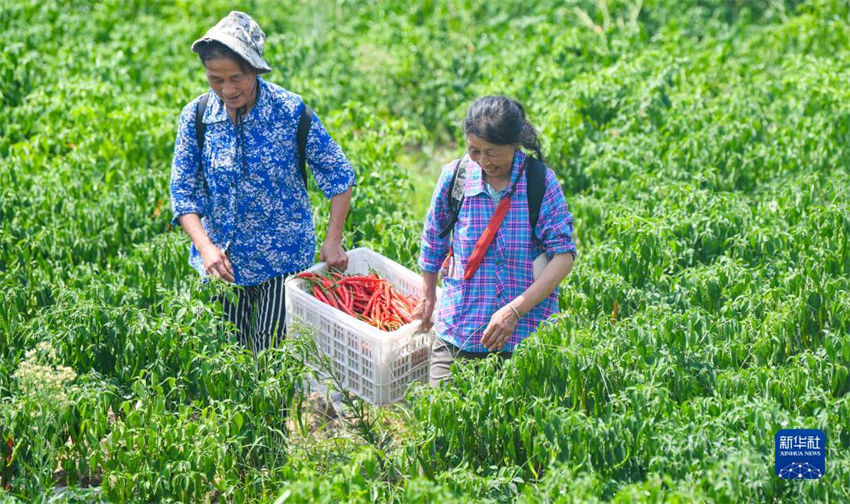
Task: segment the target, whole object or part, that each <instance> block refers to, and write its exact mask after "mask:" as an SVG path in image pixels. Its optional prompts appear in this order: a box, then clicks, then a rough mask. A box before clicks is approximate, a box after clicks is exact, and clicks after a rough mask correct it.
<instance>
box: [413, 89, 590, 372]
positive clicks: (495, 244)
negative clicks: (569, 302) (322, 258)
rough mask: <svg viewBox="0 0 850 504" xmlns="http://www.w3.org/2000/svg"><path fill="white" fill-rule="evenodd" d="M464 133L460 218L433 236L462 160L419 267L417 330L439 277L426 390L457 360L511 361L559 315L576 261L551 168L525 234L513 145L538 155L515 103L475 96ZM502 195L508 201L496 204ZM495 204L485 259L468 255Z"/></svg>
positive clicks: (443, 195) (436, 210)
mask: <svg viewBox="0 0 850 504" xmlns="http://www.w3.org/2000/svg"><path fill="white" fill-rule="evenodd" d="M463 129H464V133H465V134H466V141H467V151H468V156H469V160H468V161H466V162H465V163H464V164H465V166H466V179H465V182H464V185H463V189H462V193H463V201H462V205H461V207H460V211H459V212H458V215H457V221H456V222H455V223H454V226H453V228H452V232H451V233H450V234H447V235H444V236H443V237H441V236H440V235H441V231H443V229H444V228H445V227H446V226H447V225H449V224H450V223H451V220H452V217H453V215H452V211H451V210H450V208H449V201H450V199H451V198H450V192H451V189H452V179H453V174H454V172H455V170H456V169H457V167H458V165H460V163H461V160H456V161H453V162H452V163H449V164H447V165H446V166H444V167H443V171H442V174H441V175H440V179H439V181H438V182H437V187H436V189H435V191H434V195H433V197H432V200H431V206H430V208H429V209H428V214H427V217H426V219H425V227H424V230H423V232H422V253H421V255H420V258H419V266H420V268H421V269H422V277H423V279H424V282H425V297H424V300H423V302H422V303H421V304H420V306H419V307H418V308H417V314H418V316H420V317H421V318H422V320H423V321H424V323H423V326H424V327H423V328H424V329H427V328H429V327H430V326H431V325H432V324H431V316H432V314H433V312H434V309H435V303H436V285H437V274H438V272H439V273H440V275H441V276H442V279H443V291H442V296H441V298H440V305H439V306H437V307H436V310H437V316H436V322H435V323H434V324H433V325H434V329H435V333H436V335H437V338H435V341H434V345H433V348H432V356H431V372H430V381H431V385H432V386H438V385H439V384H440V383H441V382H442V381H444V380H446V379H448V378H450V373H449V368H450V366H451V363H452V362H453V361H454V360H455V359H457V358H467V359H471V358H480V357H486V356H487V355H489V354H490V353H497V354H498V355H500V356H502V357H510V355H511V353H512V352H513V351H514V350H515V349H516V348H517V347H518V346H519V344H520V343H521V342H522V341H523V340H524V339H525V338H527V337H528V336H529V335H530V334H531V333H532V332H534V331H535V330H536V329H537V327H538V326H539V325H540V323H541V322H543V321H544V320H546V319H547V318H549V317H550V316H551V315H552V314H553V313H555V312H556V311H557V309H558V293H557V291H558V285H559V284H560V283H561V281H562V280H563V279H564V278H565V277H566V276H567V275H568V274H569V273H570V270H571V269H572V266H573V260H574V259H575V254H576V248H575V244H574V243H573V238H572V235H573V217H572V215H571V214H570V212H569V211H568V210H567V203H566V200H565V198H564V193H563V190H562V189H561V186H560V184H559V183H558V180H557V178H556V177H555V173H554V172H553V171H552V170H550V169H549V168H545V177H543V180H544V181H545V182H544V185H545V187H544V189H543V199H542V202H541V204H540V213H539V218H538V220H537V223H536V225H535V227H534V229H532V228H531V224H530V222H529V208H528V199H527V189H528V188H527V183H526V177H525V175H524V172H525V168H526V166H527V161H530V160H529V159H527V158H528V156H527V154H525V153H524V152H523V151H522V150H520V147H524V148H526V149H528V150H531V151H533V152H534V153H535V154H536V155H537V158H538V159H542V154H541V151H540V144H539V142H538V139H537V132H536V131H535V129H534V127H533V126H532V125H531V123H530V122H529V121H528V120H527V119H526V117H525V110H524V109H523V107H522V105H521V104H520V103H519V102H517V101H516V100H512V99H510V98H506V97H503V96H487V97H484V98H480V99H478V100H477V101H476V102H475V103H473V105H472V106H471V107H470V109H469V112H468V113H467V116H466V119H464V121H463ZM462 159H463V158H462ZM504 198H510V202H509V203H508V202H503V199H504ZM500 203H502V204H503V205H502V206H506V205H507V208H508V210H507V213H506V214H505V217H504V220H503V221H502V222H501V224H500V225H499V227H498V229H495V228H494V230H495V237H494V238H493V240H492V242H491V243H490V245H489V246H488V247H487V248H486V252H484V249H483V247H482V246H481V245H479V246H478V248H479V249H480V250H479V252H478V253H476V255H477V257H473V252H474V251H475V249H476V244H477V242H478V240H479V238H480V237H481V235H482V233H484V231H485V228H487V227H488V224H489V223H490V221H491V217H492V216H493V214H494V213H495V212H496V210H497V207H498V206H499V205H500ZM482 252H483V255H482V254H481V253H482ZM543 253H545V254H546V258H547V259H548V264H546V266H545V268H543V269H542V271H541V272H539V274H538V275H535V271H534V262H535V261H534V260H535V258H537V257H538V256H539V255H541V254H543ZM470 259H472V261H470ZM479 261H480V262H479ZM476 263H478V265H477V270H475V267H476V266H475V265H476ZM473 272H474V274H473Z"/></svg>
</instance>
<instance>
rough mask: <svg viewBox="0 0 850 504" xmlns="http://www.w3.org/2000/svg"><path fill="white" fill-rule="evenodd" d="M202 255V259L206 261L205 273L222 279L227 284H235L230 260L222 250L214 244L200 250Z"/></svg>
mask: <svg viewBox="0 0 850 504" xmlns="http://www.w3.org/2000/svg"><path fill="white" fill-rule="evenodd" d="M198 252H199V253H200V254H201V259H203V260H204V271H206V272H207V275H210V276H211V277H221V278H222V279H224V280H225V281H227V282H231V283H232V282H234V281H235V280H236V279H235V278H234V277H233V266H231V265H230V259H228V258H227V254H225V253H224V252H223V251H222V250H221V249H220V248H218V247H216V246H215V245H213V244H212V243H210V244H209V245H207V246H205V247H204V248H202V249H200V250H198Z"/></svg>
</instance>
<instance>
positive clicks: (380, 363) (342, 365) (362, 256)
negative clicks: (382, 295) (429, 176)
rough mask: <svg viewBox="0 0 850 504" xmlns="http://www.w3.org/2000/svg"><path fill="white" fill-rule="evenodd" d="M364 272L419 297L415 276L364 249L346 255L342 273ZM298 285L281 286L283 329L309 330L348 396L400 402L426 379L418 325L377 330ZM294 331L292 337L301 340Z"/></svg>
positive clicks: (424, 341) (423, 336)
mask: <svg viewBox="0 0 850 504" xmlns="http://www.w3.org/2000/svg"><path fill="white" fill-rule="evenodd" d="M323 270H325V263H318V264H316V265H314V266H313V267H311V268H310V269H308V270H307V271H312V272H316V271H323ZM370 270H374V271H375V272H377V273H378V275H380V276H381V277H383V278H385V279H387V280H388V281H389V282H390V283H391V284H392V285H393V286H394V287H395V288H396V289H397V290H398V291H399V292H401V293H402V294H405V295H414V296H417V297H421V296H422V295H423V286H422V277H421V276H420V275H418V274H416V273H414V272H412V271H410V270H409V269H407V268H405V267H404V266H402V265H400V264H398V263H396V262H395V261H392V260H391V259H387V258H386V257H384V256H382V255H380V254H378V253H376V252H373V251H372V250H369V249H367V248H358V249H354V250H350V251H348V269H346V270H345V273H346V274H362V275H366V274H368V273H369V272H370ZM303 285H304V281H303V280H300V279H298V278H295V277H294V276H293V277H290V278H289V279H287V281H286V314H287V319H288V322H287V324H289V322H297V323H298V324H300V325H302V326H305V327H306V328H309V329H310V331H309V332H310V333H312V335H313V336H314V337H315V339H316V344H317V346H318V347H319V349H320V350H321V351H323V352H324V353H325V354H326V355H327V356H328V357H330V359H331V361H332V363H333V368H334V372H335V373H336V375H337V378H338V379H339V380H340V382H341V383H342V384H343V385H344V386H345V387H346V388H347V389H348V390H349V391H350V392H352V393H354V394H355V395H357V396H358V397H361V398H363V399H364V400H365V401H367V402H369V403H371V404H376V405H381V404H389V403H391V402H395V401H398V400H400V399H402V398H403V397H404V393H405V391H406V390H407V386H408V385H409V384H410V383H411V382H414V381H425V380H426V379H427V377H428V366H429V363H430V358H431V341H432V338H433V333H417V329H418V328H419V325H420V323H419V321H415V322H413V323H411V324H407V325H404V326H402V327H400V328H399V329H397V330H395V331H392V332H387V331H382V330H380V329H378V328H376V327H373V326H371V325H369V324H367V323H365V322H363V321H360V320H357V319H356V318H354V317H352V316H350V315H348V314H346V313H343V312H342V311H340V310H337V309H336V308H333V307H331V306H328V305H326V304H325V303H322V302H321V301H319V300H318V299H316V298H315V297H313V296H312V294H310V293H308V292H307V291H305V290H304V288H303ZM290 327H292V325H290ZM294 332H295V335H296V337H301V336H303V334H301V332H300V331H297V330H296V331H294Z"/></svg>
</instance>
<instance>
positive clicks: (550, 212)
mask: <svg viewBox="0 0 850 504" xmlns="http://www.w3.org/2000/svg"><path fill="white" fill-rule="evenodd" d="M534 235H535V236H536V237H537V239H538V240H540V241H541V242H542V243H543V247H544V249H545V250H546V255H547V256H549V257H550V258H551V257H552V256H554V255H556V254H566V253H570V254H572V255H573V257H575V256H576V245H575V243H574V242H573V216H572V214H571V213H570V212H569V210H567V200H566V198H565V197H564V191H563V189H561V184H559V183H558V179H557V177H556V176H555V172H553V171H552V170H548V169H547V170H546V192H545V193H544V194H543V201H542V202H541V204H540V217H539V218H538V220H537V226H536V227H535V229H534Z"/></svg>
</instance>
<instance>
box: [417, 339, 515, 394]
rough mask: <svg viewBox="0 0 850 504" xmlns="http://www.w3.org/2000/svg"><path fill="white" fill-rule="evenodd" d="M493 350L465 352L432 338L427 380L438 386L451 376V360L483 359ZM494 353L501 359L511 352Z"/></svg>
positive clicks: (507, 356)
mask: <svg viewBox="0 0 850 504" xmlns="http://www.w3.org/2000/svg"><path fill="white" fill-rule="evenodd" d="M492 353H493V352H467V351H466V350H461V349H460V348H458V347H456V346H454V345H452V344H451V343H448V342H446V341H443V340H441V339H440V338H434V343H433V345H431V369H430V372H429V373H428V382H429V383H430V384H431V386H432V387H439V386H440V384H441V383H442V382H444V381H446V380H451V378H452V372H451V367H452V362H454V361H455V360H457V359H472V360H474V359H484V358H487V357H489V356H490V355H491V354H492ZM496 355H498V356H499V357H501V358H502V359H510V358H511V352H499V353H497V354H496Z"/></svg>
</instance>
